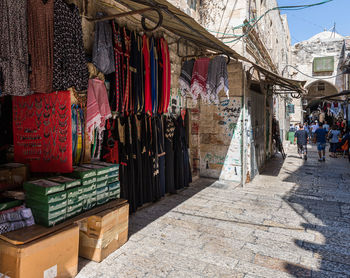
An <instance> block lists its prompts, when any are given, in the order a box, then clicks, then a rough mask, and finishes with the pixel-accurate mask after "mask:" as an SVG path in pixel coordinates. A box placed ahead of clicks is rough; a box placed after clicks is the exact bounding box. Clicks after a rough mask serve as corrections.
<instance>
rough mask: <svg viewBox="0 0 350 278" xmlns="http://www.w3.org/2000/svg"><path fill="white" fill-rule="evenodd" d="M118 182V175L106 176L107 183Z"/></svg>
mask: <svg viewBox="0 0 350 278" xmlns="http://www.w3.org/2000/svg"><path fill="white" fill-rule="evenodd" d="M114 182H119V176H113V177H109V178H108V183H114Z"/></svg>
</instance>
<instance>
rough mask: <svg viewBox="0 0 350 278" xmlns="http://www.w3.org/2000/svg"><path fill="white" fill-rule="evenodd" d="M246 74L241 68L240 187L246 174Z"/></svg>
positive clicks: (244, 181) (244, 182)
mask: <svg viewBox="0 0 350 278" xmlns="http://www.w3.org/2000/svg"><path fill="white" fill-rule="evenodd" d="M246 78H247V76H246V74H245V71H244V69H243V86H242V87H243V97H242V102H243V103H242V104H243V105H242V110H243V117H242V135H243V136H242V144H241V156H242V159H241V160H242V187H244V186H245V184H246V176H247V168H246V166H247V163H246V161H247V152H246V151H245V150H246V149H247V148H245V147H244V146H245V144H246V142H247V138H246V136H247V130H246V122H245V121H246V109H247V106H246V96H245V90H246Z"/></svg>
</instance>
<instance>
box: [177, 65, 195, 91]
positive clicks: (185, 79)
mask: <svg viewBox="0 0 350 278" xmlns="http://www.w3.org/2000/svg"><path fill="white" fill-rule="evenodd" d="M193 66H194V59H192V60H189V61H185V62H184V63H183V65H182V68H181V74H180V78H179V86H180V90H181V95H182V96H185V95H187V94H189V93H190V91H191V80H192V71H193Z"/></svg>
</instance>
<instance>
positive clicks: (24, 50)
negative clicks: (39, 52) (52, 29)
mask: <svg viewBox="0 0 350 278" xmlns="http://www.w3.org/2000/svg"><path fill="white" fill-rule="evenodd" d="M29 93H30V90H29V85H28V42H27V1H26V0H1V1H0V95H17V96H23V95H27V94H29Z"/></svg>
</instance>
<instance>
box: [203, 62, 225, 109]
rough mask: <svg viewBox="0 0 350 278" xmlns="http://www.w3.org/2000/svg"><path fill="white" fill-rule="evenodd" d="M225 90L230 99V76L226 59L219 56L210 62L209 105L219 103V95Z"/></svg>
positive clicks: (208, 81)
mask: <svg viewBox="0 0 350 278" xmlns="http://www.w3.org/2000/svg"><path fill="white" fill-rule="evenodd" d="M222 89H224V91H225V93H226V95H227V97H228V91H229V88H228V74H227V65H226V59H225V57H223V56H217V57H215V58H213V59H212V60H211V61H210V64H209V68H208V78H207V95H206V96H207V98H206V99H204V100H205V101H206V102H207V103H210V102H214V103H216V104H217V103H219V93H220V91H221V90H222Z"/></svg>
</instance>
